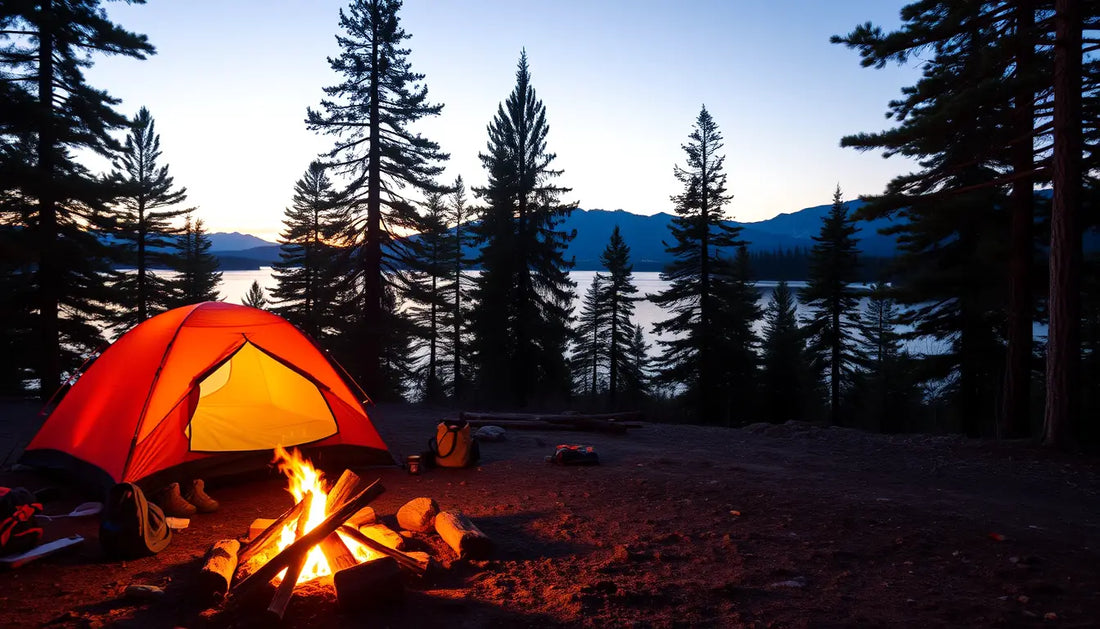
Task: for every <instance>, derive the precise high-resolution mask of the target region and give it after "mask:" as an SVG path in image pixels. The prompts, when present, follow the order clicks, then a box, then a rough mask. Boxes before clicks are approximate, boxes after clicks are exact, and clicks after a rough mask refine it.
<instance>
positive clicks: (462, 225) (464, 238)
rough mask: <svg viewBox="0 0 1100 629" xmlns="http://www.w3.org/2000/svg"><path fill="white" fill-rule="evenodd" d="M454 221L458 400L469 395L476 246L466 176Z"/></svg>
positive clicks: (455, 194)
mask: <svg viewBox="0 0 1100 629" xmlns="http://www.w3.org/2000/svg"><path fill="white" fill-rule="evenodd" d="M448 207H449V208H450V211H451V214H450V220H449V222H450V223H451V224H453V225H454V246H455V248H454V251H453V253H454V259H453V261H452V262H453V266H452V267H451V281H452V282H453V285H454V292H453V294H452V297H453V302H452V304H451V307H450V318H451V331H450V337H451V338H450V346H451V376H452V386H451V390H452V392H453V393H454V397H455V399H462V397H463V395H464V394H465V382H466V374H465V372H466V371H467V370H468V368H469V366H468V363H469V351H468V349H467V347H466V340H465V339H466V331H465V328H466V321H467V318H468V316H467V315H468V314H469V310H470V290H471V288H470V278H469V277H467V271H468V270H469V268H470V260H469V259H468V258H467V257H466V248H467V247H472V246H473V245H474V240H473V234H472V233H471V231H470V226H469V225H468V223H469V222H470V215H471V213H472V212H471V210H470V209H469V208H467V207H466V184H465V183H464V182H463V181H462V176H461V175H460V176H458V177H457V178H456V179H455V182H454V185H452V186H451V194H450V205H449V206H448Z"/></svg>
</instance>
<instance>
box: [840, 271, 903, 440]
mask: <svg viewBox="0 0 1100 629" xmlns="http://www.w3.org/2000/svg"><path fill="white" fill-rule="evenodd" d="M867 297H868V299H867V305H866V307H865V308H864V309H863V312H862V313H861V315H860V321H859V326H858V328H859V343H860V345H861V346H862V351H861V352H860V354H861V355H862V358H863V360H862V365H863V369H864V370H863V372H862V373H860V374H859V376H858V378H857V381H856V387H855V393H854V395H853V397H854V398H856V399H857V400H858V406H859V408H860V412H861V414H862V415H863V416H864V417H865V420H864V422H863V426H864V427H866V428H871V429H873V430H878V431H881V432H889V433H895V432H904V431H906V430H911V429H912V428H913V425H912V422H911V421H910V418H911V416H912V411H913V409H915V408H916V407H917V406H918V405H919V395H918V393H917V391H916V388H915V386H914V382H913V378H912V377H911V375H910V374H909V368H908V365H909V363H910V359H909V358H908V356H907V355H906V354H905V353H904V350H903V346H904V342H903V339H902V336H901V334H899V333H898V331H897V322H898V319H899V311H898V308H897V306H896V305H895V304H894V300H893V298H892V297H891V291H890V289H889V287H887V286H886V285H885V284H882V283H881V282H879V283H876V284H874V285H872V286H871V290H870V292H869V293H868V295H867Z"/></svg>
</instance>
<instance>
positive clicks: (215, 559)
mask: <svg viewBox="0 0 1100 629" xmlns="http://www.w3.org/2000/svg"><path fill="white" fill-rule="evenodd" d="M240 550H241V543H240V542H238V541H237V540H235V539H223V540H218V541H216V542H214V545H213V546H211V547H210V550H208V551H206V557H204V558H203V560H202V569H201V570H200V571H199V578H198V579H197V583H196V588H197V589H198V593H199V596H201V597H203V598H204V599H209V598H214V597H222V596H225V595H226V594H227V593H228V592H229V584H230V583H231V582H232V581H233V573H234V572H236V571H237V553H238V552H240Z"/></svg>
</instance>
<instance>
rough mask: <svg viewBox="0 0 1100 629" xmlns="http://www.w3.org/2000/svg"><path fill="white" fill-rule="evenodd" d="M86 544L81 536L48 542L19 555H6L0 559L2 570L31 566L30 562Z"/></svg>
mask: <svg viewBox="0 0 1100 629" xmlns="http://www.w3.org/2000/svg"><path fill="white" fill-rule="evenodd" d="M83 543H84V538H83V537H81V536H79V535H71V536H69V537H63V538H61V539H55V540H53V541H52V542H46V543H45V544H41V545H39V546H35V547H34V548H32V549H30V550H28V551H25V552H22V553H18V554H15V555H4V556H3V557H0V568H8V569H11V568H18V567H20V566H24V565H26V564H29V563H30V562H32V561H34V560H36V559H41V558H43V557H49V556H50V555H54V554H57V553H59V552H61V551H63V550H66V549H69V548H75V547H77V546H79V545H81V544H83Z"/></svg>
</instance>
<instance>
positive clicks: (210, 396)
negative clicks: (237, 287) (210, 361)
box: [187, 343, 337, 452]
mask: <svg viewBox="0 0 1100 629" xmlns="http://www.w3.org/2000/svg"><path fill="white" fill-rule="evenodd" d="M336 432H337V426H336V419H335V418H334V417H333V416H332V411H331V410H330V409H329V407H328V404H326V403H325V398H324V397H323V396H322V395H321V392H320V390H318V389H317V385H316V384H314V383H313V382H311V381H310V380H308V379H306V378H305V377H303V376H302V375H301V374H299V373H298V372H296V371H294V370H292V369H290V368H289V367H287V366H286V365H283V364H282V363H280V362H279V361H277V360H275V359H274V358H272V357H270V356H268V355H267V354H265V353H263V352H262V351H260V350H259V349H257V348H256V346H254V345H252V344H251V343H245V344H244V345H242V346H241V348H240V349H239V350H237V352H236V353H234V354H233V356H232V357H230V358H229V360H227V361H225V362H224V363H223V364H222V365H221V366H220V367H218V368H217V369H216V370H214V372H213V373H211V374H210V375H208V376H206V378H205V379H203V380H202V382H201V383H200V384H199V402H198V405H197V406H196V407H195V413H194V415H192V416H191V422H190V424H188V426H187V436H188V437H189V438H190V440H191V449H192V450H194V451H197V452H243V451H248V450H266V449H271V448H274V447H275V446H277V445H281V446H287V447H289V446H295V445H300V444H303V443H310V442H313V441H319V440H321V439H324V438H326V437H330V436H332V435H334V434H336Z"/></svg>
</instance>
